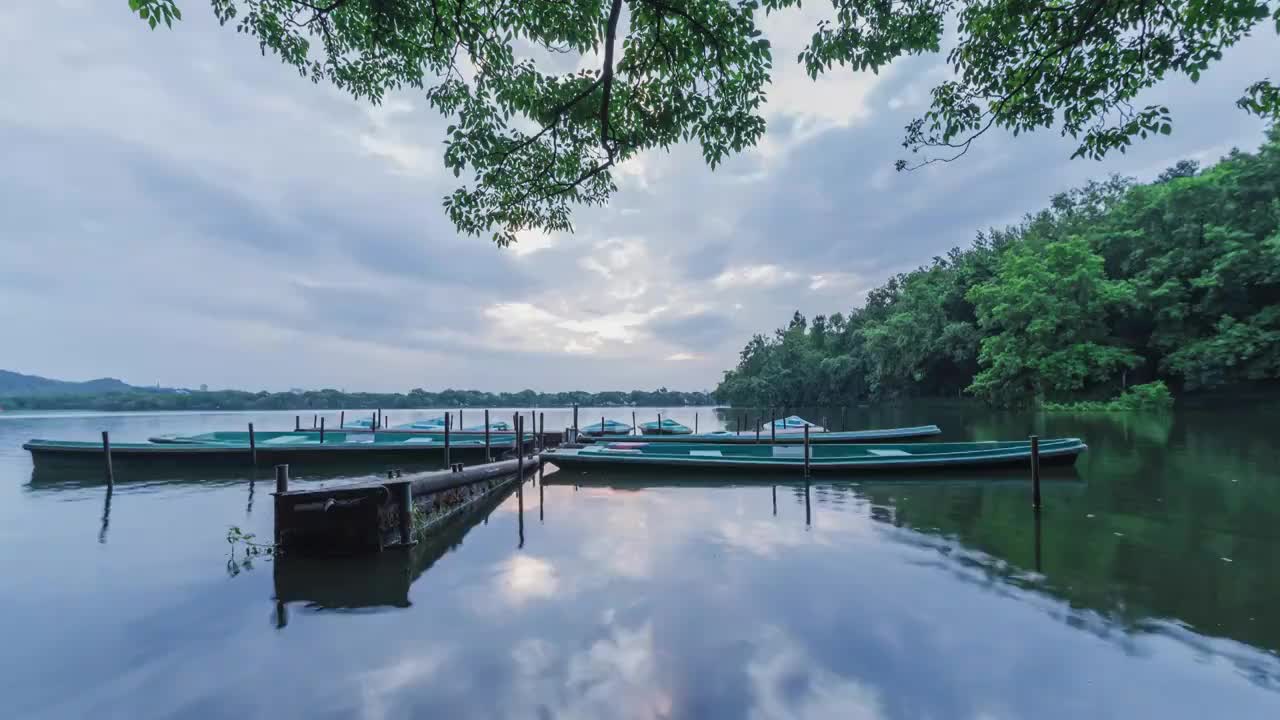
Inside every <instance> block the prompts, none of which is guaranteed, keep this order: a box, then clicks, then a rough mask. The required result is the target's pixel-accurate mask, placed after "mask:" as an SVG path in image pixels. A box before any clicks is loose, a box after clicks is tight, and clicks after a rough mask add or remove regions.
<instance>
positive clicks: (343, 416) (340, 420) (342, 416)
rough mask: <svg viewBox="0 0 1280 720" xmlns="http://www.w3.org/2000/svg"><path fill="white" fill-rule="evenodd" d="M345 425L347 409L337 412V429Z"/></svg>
mask: <svg viewBox="0 0 1280 720" xmlns="http://www.w3.org/2000/svg"><path fill="white" fill-rule="evenodd" d="M346 426H347V411H346V410H343V411H342V412H340V413H338V429H339V430H341V429H343V428H345V427H346Z"/></svg>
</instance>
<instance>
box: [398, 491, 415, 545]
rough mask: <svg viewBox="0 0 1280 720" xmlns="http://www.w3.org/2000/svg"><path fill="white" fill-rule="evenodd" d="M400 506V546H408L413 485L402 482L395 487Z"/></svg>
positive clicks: (411, 534)
mask: <svg viewBox="0 0 1280 720" xmlns="http://www.w3.org/2000/svg"><path fill="white" fill-rule="evenodd" d="M396 493H397V494H398V495H399V496H400V497H399V498H397V500H399V502H398V503H397V504H398V505H399V506H400V544H401V545H408V544H409V543H410V542H411V541H412V539H413V483H411V482H408V481H402V482H401V483H400V484H399V485H398V486H397V487H396Z"/></svg>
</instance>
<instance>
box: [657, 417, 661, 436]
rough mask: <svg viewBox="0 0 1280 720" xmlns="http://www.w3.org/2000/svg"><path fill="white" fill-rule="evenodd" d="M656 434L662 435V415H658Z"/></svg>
mask: <svg viewBox="0 0 1280 720" xmlns="http://www.w3.org/2000/svg"><path fill="white" fill-rule="evenodd" d="M657 433H658V434H659V435H661V434H662V413H658V431H657Z"/></svg>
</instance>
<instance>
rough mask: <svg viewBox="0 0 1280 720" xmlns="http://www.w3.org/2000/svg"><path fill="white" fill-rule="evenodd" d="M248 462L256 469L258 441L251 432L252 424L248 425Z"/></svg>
mask: <svg viewBox="0 0 1280 720" xmlns="http://www.w3.org/2000/svg"><path fill="white" fill-rule="evenodd" d="M249 460H250V461H252V462H253V466H254V467H258V441H257V437H256V436H255V435H254V432H253V423H249Z"/></svg>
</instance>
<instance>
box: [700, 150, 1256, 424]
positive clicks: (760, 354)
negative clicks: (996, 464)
mask: <svg viewBox="0 0 1280 720" xmlns="http://www.w3.org/2000/svg"><path fill="white" fill-rule="evenodd" d="M1277 387H1280V125H1273V126H1272V127H1271V128H1270V129H1269V130H1268V131H1267V133H1266V137H1265V139H1264V142H1263V143H1262V146H1261V147H1260V148H1259V149H1258V150H1257V151H1255V152H1244V151H1241V150H1232V151H1231V152H1230V153H1228V154H1227V155H1226V156H1225V157H1224V158H1222V159H1221V160H1220V161H1219V162H1218V163H1217V164H1216V165H1214V166H1212V167H1209V168H1206V169H1201V168H1200V167H1199V165H1198V164H1197V163H1196V162H1193V161H1182V162H1179V163H1177V164H1176V165H1174V166H1173V167H1171V168H1169V169H1167V170H1165V171H1164V172H1163V173H1161V174H1160V175H1159V176H1158V177H1157V178H1156V179H1154V180H1153V181H1151V182H1149V183H1138V182H1136V181H1135V180H1133V179H1131V178H1122V177H1117V176H1113V177H1111V178H1109V179H1107V180H1106V181H1103V182H1090V183H1088V184H1086V185H1085V186H1084V187H1081V188H1078V189H1075V190H1071V191H1068V192H1065V193H1061V194H1059V195H1056V196H1054V197H1053V198H1052V199H1051V201H1050V205H1049V207H1048V208H1047V209H1044V210H1042V211H1040V212H1038V213H1035V214H1031V215H1028V216H1027V217H1026V218H1024V219H1023V221H1022V222H1021V223H1019V224H1017V225H1013V226H1011V227H1007V228H1005V229H1003V230H998V229H992V230H988V231H986V232H979V233H978V235H977V238H976V239H975V240H974V242H973V244H972V245H971V246H970V247H968V248H965V249H960V248H956V249H953V250H952V251H951V252H949V253H948V254H947V255H946V257H935V258H934V259H933V262H932V263H931V264H930V265H926V266H923V267H920V268H918V269H916V270H913V271H911V272H908V273H904V274H901V275H898V276H896V277H893V278H891V279H890V280H889V281H888V282H887V283H885V284H884V285H882V286H881V287H878V288H876V289H874V290H872V291H870V292H869V293H868V294H867V300H866V303H865V305H864V306H863V307H859V308H855V309H853V310H852V311H850V312H849V313H847V314H844V313H839V312H837V313H835V314H832V315H818V316H816V317H813V318H812V320H810V319H807V318H806V317H805V316H804V315H802V314H800V313H799V312H796V313H795V314H794V315H793V317H792V319H791V322H790V323H789V324H788V325H787V326H786V327H782V328H779V329H777V330H776V331H775V332H774V333H773V335H771V336H770V335H764V334H757V335H755V336H754V337H752V338H751V340H750V341H749V342H748V343H747V344H746V346H745V347H744V348H743V349H742V351H741V353H740V355H739V361H738V364H737V366H736V367H734V368H733V369H731V370H728V371H726V372H725V373H724V378H723V380H722V381H721V382H720V384H719V386H718V387H717V388H716V391H715V395H716V397H717V398H718V399H719V400H720V401H721V402H727V403H730V404H733V405H743V406H765V407H771V406H778V405H780V404H783V403H786V404H788V405H790V406H792V407H801V406H824V405H831V404H842V403H852V402H859V401H872V402H881V401H885V400H889V399H895V398H902V399H905V398H926V397H933V398H939V397H952V398H962V397H966V396H967V397H972V398H976V399H978V400H981V401H983V402H985V403H987V404H989V405H991V406H994V407H1009V408H1028V407H1039V408H1042V409H1045V410H1052V411H1068V410H1071V411H1086V410H1087V411H1123V410H1148V409H1152V408H1163V407H1168V406H1169V405H1171V404H1172V402H1173V396H1174V395H1177V396H1180V397H1181V396H1184V395H1187V396H1195V395H1202V394H1206V393H1208V394H1212V393H1217V392H1221V391H1225V390H1228V389H1232V388H1257V389H1260V390H1266V389H1270V388H1277ZM1099 398H1111V399H1110V400H1100V399H1099Z"/></svg>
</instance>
